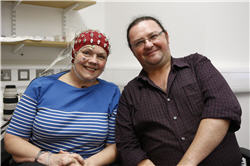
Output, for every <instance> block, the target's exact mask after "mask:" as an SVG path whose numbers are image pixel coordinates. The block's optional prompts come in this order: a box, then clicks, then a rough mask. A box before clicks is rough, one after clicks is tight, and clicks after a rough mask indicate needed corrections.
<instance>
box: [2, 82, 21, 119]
mask: <svg viewBox="0 0 250 166" xmlns="http://www.w3.org/2000/svg"><path fill="white" fill-rule="evenodd" d="M17 102H18V93H17V89H16V85H6V86H5V89H4V93H3V120H7V121H8V120H10V119H11V117H12V114H13V112H14V110H15V109H16V104H17Z"/></svg>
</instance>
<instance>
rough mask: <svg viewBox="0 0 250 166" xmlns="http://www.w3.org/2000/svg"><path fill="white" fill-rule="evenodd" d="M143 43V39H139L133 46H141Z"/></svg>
mask: <svg viewBox="0 0 250 166" xmlns="http://www.w3.org/2000/svg"><path fill="white" fill-rule="evenodd" d="M143 44H144V40H140V41H138V42H136V43H135V46H141V45H143Z"/></svg>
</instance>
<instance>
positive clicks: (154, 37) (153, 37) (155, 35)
mask: <svg viewBox="0 0 250 166" xmlns="http://www.w3.org/2000/svg"><path fill="white" fill-rule="evenodd" d="M158 36H159V35H157V34H153V35H152V36H151V37H150V39H153V40H154V39H156V38H157V37H158Z"/></svg>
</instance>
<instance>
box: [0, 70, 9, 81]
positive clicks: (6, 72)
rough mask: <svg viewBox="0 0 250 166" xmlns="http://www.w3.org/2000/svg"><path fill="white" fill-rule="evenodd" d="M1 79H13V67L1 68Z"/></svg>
mask: <svg viewBox="0 0 250 166" xmlns="http://www.w3.org/2000/svg"><path fill="white" fill-rule="evenodd" d="M1 81H11V69H1Z"/></svg>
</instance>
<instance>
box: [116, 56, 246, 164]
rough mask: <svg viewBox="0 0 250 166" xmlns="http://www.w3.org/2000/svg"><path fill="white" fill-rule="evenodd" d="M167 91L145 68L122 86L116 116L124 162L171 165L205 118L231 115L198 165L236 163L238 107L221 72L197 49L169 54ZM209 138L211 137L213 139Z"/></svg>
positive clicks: (177, 158) (237, 151)
mask: <svg viewBox="0 0 250 166" xmlns="http://www.w3.org/2000/svg"><path fill="white" fill-rule="evenodd" d="M171 63H172V64H171V71H170V73H169V78H168V83H167V91H166V92H164V91H163V90H162V89H160V88H159V87H158V86H156V85H155V84H154V83H153V82H152V81H151V80H150V79H149V78H148V77H147V74H146V72H144V71H143V70H142V71H141V73H140V74H139V76H138V77H136V78H135V79H133V80H132V81H130V82H129V83H128V85H127V86H126V87H125V88H124V90H123V93H122V96H121V98H120V102H119V107H118V114H117V118H116V143H117V148H118V152H119V154H120V156H121V159H122V162H123V165H125V166H136V165H137V164H138V163H139V162H140V161H141V160H143V159H146V158H149V159H150V160H152V161H153V163H154V164H156V165H157V166H175V165H176V164H177V163H178V162H179V161H180V159H181V158H182V156H183V155H184V153H185V152H186V150H187V149H188V147H189V146H190V144H191V142H192V141H193V138H194V136H195V134H196V131H197V129H198V126H199V123H200V121H201V120H202V119H204V118H219V119H229V120H231V123H230V128H229V131H228V132H227V134H226V136H225V138H224V139H223V141H222V142H221V143H220V144H219V145H218V146H217V148H216V149H215V150H214V151H213V152H212V153H211V154H210V155H209V156H208V157H207V158H206V159H205V160H203V161H202V162H201V163H200V165H202V166H240V163H241V154H240V150H239V146H238V143H237V140H236V137H235V134H234V132H235V131H236V130H238V129H239V128H240V122H241V119H240V116H241V108H240V105H239V103H238V101H237V99H236V97H235V95H234V94H233V92H232V90H231V89H230V87H229V86H228V84H227V83H226V81H225V79H224V78H223V77H222V75H221V74H220V73H219V72H218V71H217V70H216V68H215V67H214V66H213V65H212V63H211V62H210V60H208V59H207V58H206V57H204V56H201V55H199V54H193V55H190V56H187V57H184V58H172V59H171ZM211 139H213V138H211Z"/></svg>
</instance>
